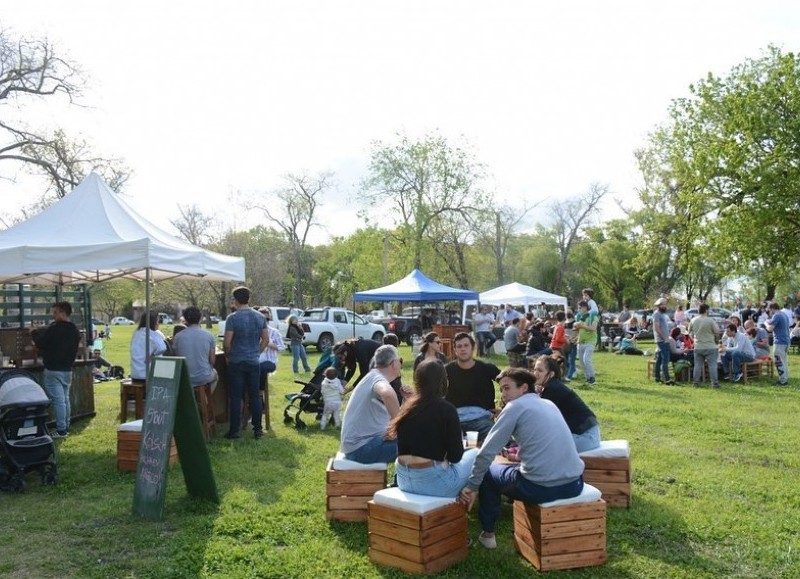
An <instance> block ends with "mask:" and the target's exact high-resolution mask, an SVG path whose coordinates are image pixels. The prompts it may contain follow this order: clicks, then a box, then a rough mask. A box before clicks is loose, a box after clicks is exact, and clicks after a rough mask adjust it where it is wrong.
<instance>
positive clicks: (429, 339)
mask: <svg viewBox="0 0 800 579" xmlns="http://www.w3.org/2000/svg"><path fill="white" fill-rule="evenodd" d="M438 339H439V334H437V333H436V332H428V333H427V334H425V335H424V336H423V337H422V346H421V347H420V349H419V351H420V352H422V355H423V356H424V355H427V353H428V348H429V347H430V344H432V343H433V342H435V341H436V340H438Z"/></svg>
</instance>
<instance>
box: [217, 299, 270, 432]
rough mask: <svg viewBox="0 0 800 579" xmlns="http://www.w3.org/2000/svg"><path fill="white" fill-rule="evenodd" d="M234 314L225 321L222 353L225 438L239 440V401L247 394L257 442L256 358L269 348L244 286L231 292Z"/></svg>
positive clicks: (266, 333)
mask: <svg viewBox="0 0 800 579" xmlns="http://www.w3.org/2000/svg"><path fill="white" fill-rule="evenodd" d="M232 301H233V307H234V309H235V310H236V311H234V312H233V313H232V314H231V315H229V316H228V318H227V319H226V320H225V337H224V338H223V342H222V349H223V350H224V351H225V358H226V360H227V363H228V395H229V400H230V404H231V406H230V421H231V422H230V426H229V429H228V434H226V435H225V438H230V439H236V438H241V434H239V428H240V427H241V419H242V399H243V397H244V393H245V392H247V396H248V400H249V403H250V414H251V422H252V424H253V436H255V437H256V438H261V437H262V436H264V432H263V430H262V427H261V412H262V408H261V396H260V394H259V365H258V358H259V356H260V355H261V352H263V351H264V349H265V348H266V347H267V344H269V330H268V329H267V322H266V320H265V319H264V316H262V315H261V314H260V313H258V312H257V311H255V310H254V309H253V308H251V307H250V306H249V305H248V304H249V303H250V290H249V289H248V288H246V287H244V286H240V287H237V288H235V289H234V290H233V300H232Z"/></svg>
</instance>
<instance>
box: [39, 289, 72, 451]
mask: <svg viewBox="0 0 800 579" xmlns="http://www.w3.org/2000/svg"><path fill="white" fill-rule="evenodd" d="M52 314H53V323H52V324H50V325H49V326H47V328H46V329H45V330H33V331H32V332H31V338H32V339H33V343H34V344H36V347H37V348H39V350H40V351H41V352H42V358H43V362H44V390H45V392H47V395H48V396H49V397H50V399H51V400H52V401H53V409H54V410H55V415H56V435H55V436H54V437H53V438H61V437H64V436H67V434H69V418H70V411H71V408H70V404H69V387H70V385H71V384H72V366H73V364H74V363H75V355H76V354H77V353H78V344H80V341H81V334H80V332H79V331H78V328H77V327H75V324H73V323H72V321H71V320H70V316H71V315H72V305H71V304H70V303H69V302H56V303H55V304H53V309H52Z"/></svg>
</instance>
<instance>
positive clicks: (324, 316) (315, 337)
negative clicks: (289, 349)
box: [300, 307, 386, 352]
mask: <svg viewBox="0 0 800 579" xmlns="http://www.w3.org/2000/svg"><path fill="white" fill-rule="evenodd" d="M300 323H301V324H302V325H303V331H304V332H305V334H306V336H305V339H304V340H303V345H305V346H308V345H310V344H313V345H315V346H316V347H317V350H319V351H320V352H322V351H323V350H325V349H327V348H330V347H331V346H333V345H334V344H335V343H336V342H338V341H339V340H344V339H346V338H358V337H361V338H370V339H372V340H375V341H377V342H381V341H382V340H383V334H384V333H385V332H386V330H385V329H384V328H383V326H381V325H380V324H372V323H370V322H367V321H366V320H365V319H364V318H362V317H361V316H359V315H358V314H355V313H353V312H352V311H350V310H346V309H344V308H331V307H328V308H316V309H311V310H306V311H305V312H303V315H302V316H301V317H300Z"/></svg>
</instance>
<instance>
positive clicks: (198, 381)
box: [172, 306, 219, 392]
mask: <svg viewBox="0 0 800 579" xmlns="http://www.w3.org/2000/svg"><path fill="white" fill-rule="evenodd" d="M202 317H203V314H202V313H201V312H200V308H198V307H197V306H189V307H188V308H186V309H185V310H184V311H183V319H184V320H186V329H185V330H183V331H181V332H179V333H178V334H176V335H175V337H174V338H172V349H173V350H174V351H175V354H176V355H177V356H183V357H184V358H186V368H187V370H188V371H189V381H190V382H191V383H192V387H194V388H197V387H199V386H204V385H206V384H208V385H209V387H210V388H211V392H214V390H215V389H216V388H217V382H218V381H219V376H218V375H217V371H216V370H215V369H214V364H215V362H216V359H217V343H216V341H215V340H214V336H212V335H211V334H210V333H209V332H207V331H206V330H204V329H203V328H201V327H200V320H201V319H202Z"/></svg>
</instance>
